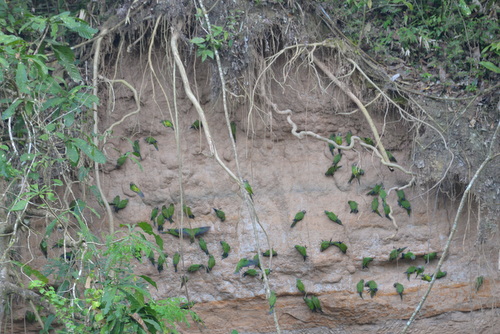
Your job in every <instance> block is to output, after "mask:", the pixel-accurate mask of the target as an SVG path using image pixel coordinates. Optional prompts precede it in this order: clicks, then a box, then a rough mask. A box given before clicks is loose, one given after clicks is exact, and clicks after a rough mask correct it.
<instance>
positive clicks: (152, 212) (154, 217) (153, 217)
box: [150, 206, 158, 222]
mask: <svg viewBox="0 0 500 334" xmlns="http://www.w3.org/2000/svg"><path fill="white" fill-rule="evenodd" d="M156 217H158V207H157V206H155V207H154V208H153V210H151V216H150V218H151V220H152V221H153V222H155V219H156Z"/></svg>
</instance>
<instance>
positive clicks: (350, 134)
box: [345, 130, 352, 146]
mask: <svg viewBox="0 0 500 334" xmlns="http://www.w3.org/2000/svg"><path fill="white" fill-rule="evenodd" d="M351 138H352V132H351V130H349V131H347V133H346V135H345V142H346V143H347V146H349V145H351Z"/></svg>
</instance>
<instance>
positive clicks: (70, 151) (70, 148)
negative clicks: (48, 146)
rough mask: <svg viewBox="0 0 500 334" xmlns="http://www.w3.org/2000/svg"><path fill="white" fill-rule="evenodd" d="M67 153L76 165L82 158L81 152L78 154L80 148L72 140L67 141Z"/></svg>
mask: <svg viewBox="0 0 500 334" xmlns="http://www.w3.org/2000/svg"><path fill="white" fill-rule="evenodd" d="M66 155H67V156H68V159H69V161H71V162H72V163H73V165H74V166H76V164H77V163H78V160H79V159H80V154H78V150H77V149H76V147H75V146H74V145H73V143H72V142H66Z"/></svg>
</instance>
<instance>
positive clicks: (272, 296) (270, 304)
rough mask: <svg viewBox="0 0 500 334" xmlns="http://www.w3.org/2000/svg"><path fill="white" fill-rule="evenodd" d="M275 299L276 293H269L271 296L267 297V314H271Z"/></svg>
mask: <svg viewBox="0 0 500 334" xmlns="http://www.w3.org/2000/svg"><path fill="white" fill-rule="evenodd" d="M276 299H277V298H276V292H274V291H271V294H270V295H269V313H273V311H274V305H276Z"/></svg>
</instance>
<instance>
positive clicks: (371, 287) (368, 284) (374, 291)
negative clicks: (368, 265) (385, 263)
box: [365, 280, 378, 298]
mask: <svg viewBox="0 0 500 334" xmlns="http://www.w3.org/2000/svg"><path fill="white" fill-rule="evenodd" d="M365 287H367V288H368V291H370V297H371V298H373V297H374V296H375V295H376V294H377V291H378V285H377V283H376V282H375V281H373V280H371V281H368V282H366V283H365Z"/></svg>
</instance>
